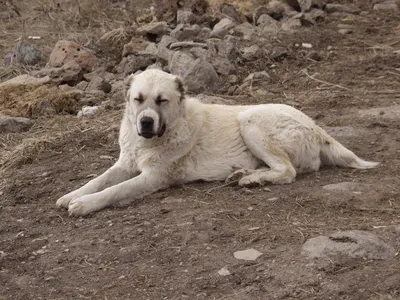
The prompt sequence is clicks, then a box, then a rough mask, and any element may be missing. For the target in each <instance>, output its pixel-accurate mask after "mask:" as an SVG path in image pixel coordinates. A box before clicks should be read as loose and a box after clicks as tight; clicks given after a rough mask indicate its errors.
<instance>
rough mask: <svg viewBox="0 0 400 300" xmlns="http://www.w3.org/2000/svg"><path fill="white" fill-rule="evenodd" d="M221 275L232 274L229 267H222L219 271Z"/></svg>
mask: <svg viewBox="0 0 400 300" xmlns="http://www.w3.org/2000/svg"><path fill="white" fill-rule="evenodd" d="M218 275H219V276H229V275H231V272H229V270H228V269H227V268H222V269H220V270H219V271H218Z"/></svg>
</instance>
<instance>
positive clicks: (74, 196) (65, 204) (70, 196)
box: [56, 191, 79, 208]
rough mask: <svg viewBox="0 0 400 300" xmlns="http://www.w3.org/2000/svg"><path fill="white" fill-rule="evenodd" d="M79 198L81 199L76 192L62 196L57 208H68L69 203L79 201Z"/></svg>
mask: <svg viewBox="0 0 400 300" xmlns="http://www.w3.org/2000/svg"><path fill="white" fill-rule="evenodd" d="M78 197H79V195H78V193H77V192H76V191H73V192H71V193H69V194H66V195H64V196H62V197H61V198H60V199H58V200H57V202H56V206H57V207H58V208H68V205H69V203H70V202H71V201H72V200H74V199H77V198H78Z"/></svg>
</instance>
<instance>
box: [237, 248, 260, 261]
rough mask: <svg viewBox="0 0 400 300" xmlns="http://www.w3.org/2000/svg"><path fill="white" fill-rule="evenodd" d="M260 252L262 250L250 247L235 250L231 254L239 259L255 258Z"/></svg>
mask: <svg viewBox="0 0 400 300" xmlns="http://www.w3.org/2000/svg"><path fill="white" fill-rule="evenodd" d="M262 254H263V253H262V252H260V251H258V250H255V249H253V248H250V249H246V250H241V251H236V252H235V253H233V256H234V257H235V258H236V259H241V260H256V259H257V258H258V257H259V256H260V255H262Z"/></svg>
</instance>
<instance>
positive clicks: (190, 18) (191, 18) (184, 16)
mask: <svg viewBox="0 0 400 300" xmlns="http://www.w3.org/2000/svg"><path fill="white" fill-rule="evenodd" d="M176 21H177V23H178V24H192V23H194V22H195V21H196V16H195V15H194V14H193V13H192V12H191V11H190V10H178V12H177V14H176Z"/></svg>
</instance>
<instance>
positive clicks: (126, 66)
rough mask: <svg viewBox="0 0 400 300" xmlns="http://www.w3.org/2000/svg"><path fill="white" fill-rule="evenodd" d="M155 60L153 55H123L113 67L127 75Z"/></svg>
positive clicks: (142, 68) (144, 67)
mask: <svg viewBox="0 0 400 300" xmlns="http://www.w3.org/2000/svg"><path fill="white" fill-rule="evenodd" d="M155 62H156V58H155V56H153V55H140V56H136V55H129V56H128V57H124V58H123V59H122V61H121V62H120V63H119V65H118V66H116V67H115V69H116V71H117V72H118V73H123V74H124V75H128V74H132V73H135V72H137V71H138V70H145V69H146V68H147V67H148V66H150V65H152V64H154V63H155Z"/></svg>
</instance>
